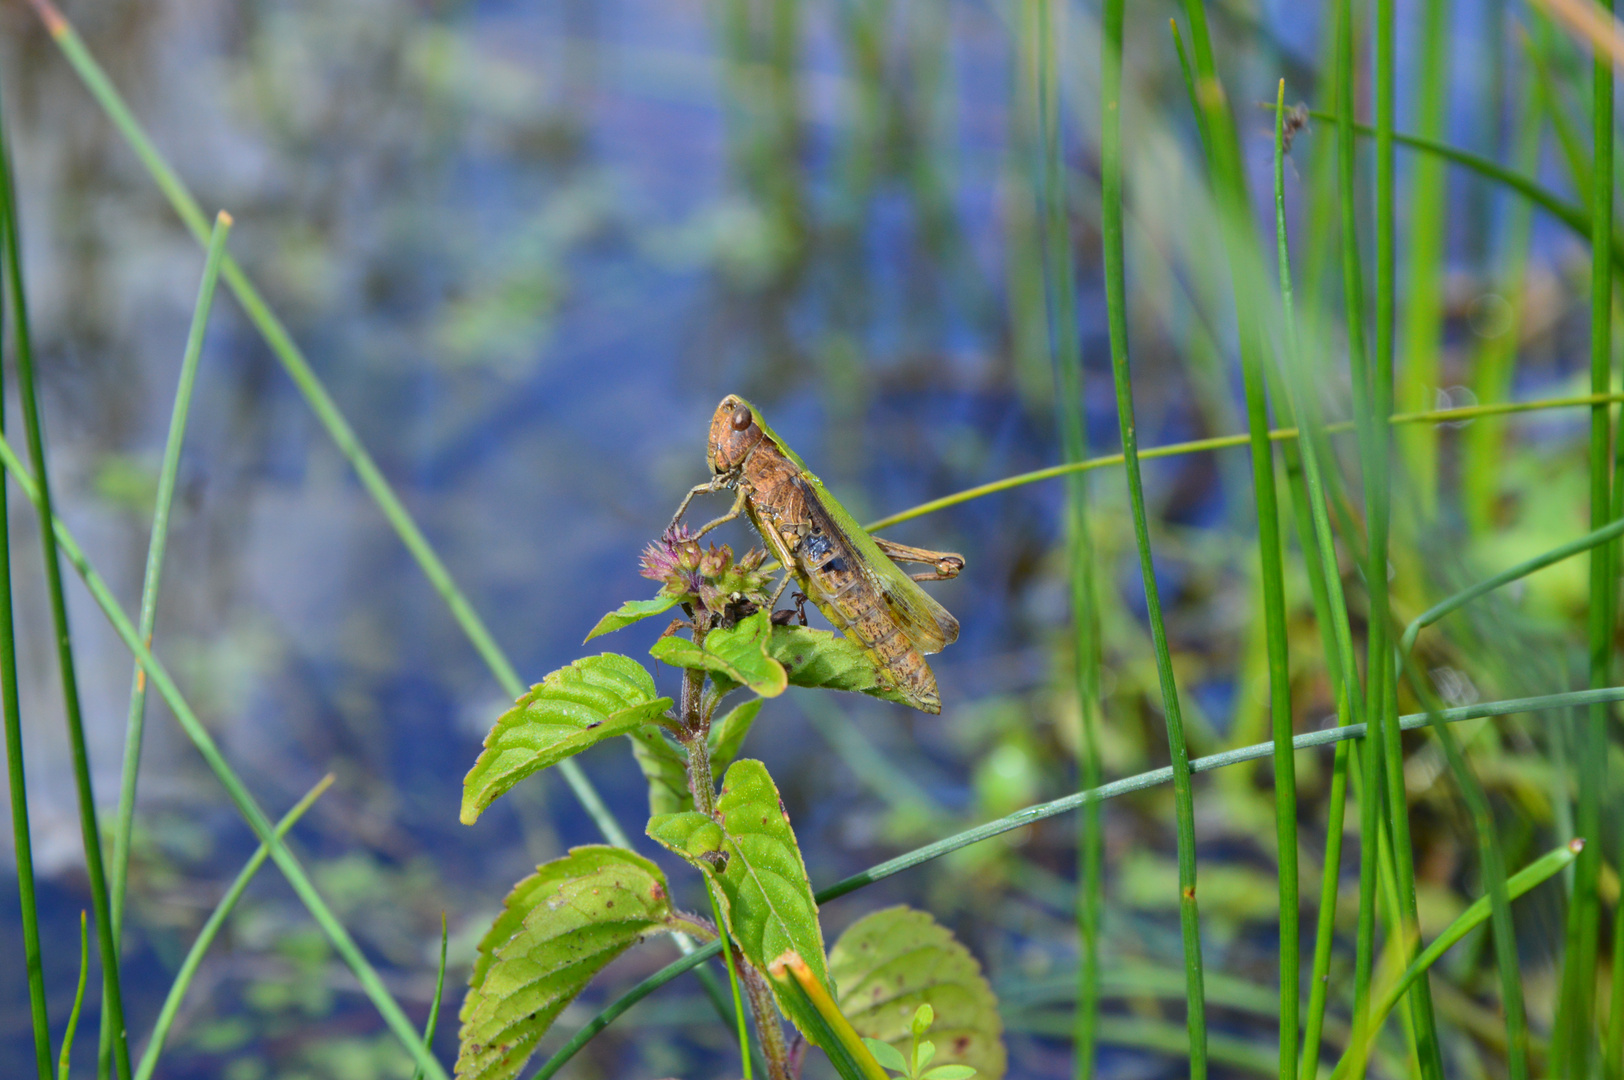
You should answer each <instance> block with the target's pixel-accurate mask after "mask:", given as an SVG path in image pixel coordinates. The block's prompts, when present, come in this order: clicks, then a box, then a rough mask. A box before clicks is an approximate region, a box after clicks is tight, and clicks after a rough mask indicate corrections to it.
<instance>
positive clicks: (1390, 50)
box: [1355, 0, 1443, 1080]
mask: <svg viewBox="0 0 1624 1080" xmlns="http://www.w3.org/2000/svg"><path fill="white" fill-rule="evenodd" d="M1434 2H1436V0H1434ZM1372 31H1373V32H1372V44H1373V46H1374V53H1375V79H1374V82H1375V105H1376V159H1375V173H1376V222H1375V225H1376V245H1375V246H1376V305H1375V306H1376V311H1375V316H1376V351H1375V354H1374V357H1373V361H1374V363H1373V366H1372V369H1371V372H1370V375H1369V386H1370V393H1369V394H1368V395H1367V396H1366V397H1365V399H1364V401H1365V404H1366V406H1367V407H1368V408H1370V409H1371V410H1372V411H1371V415H1370V417H1369V420H1368V421H1367V422H1366V423H1364V424H1362V425H1359V427H1360V428H1361V430H1362V431H1363V432H1364V434H1365V439H1364V445H1365V453H1364V455H1363V456H1364V463H1363V468H1364V492H1365V528H1366V531H1367V534H1368V551H1367V554H1368V561H1367V562H1366V565H1365V588H1366V590H1367V592H1368V594H1369V597H1370V619H1369V642H1368V645H1367V652H1366V663H1367V665H1368V668H1369V671H1368V675H1367V678H1368V681H1369V685H1370V693H1369V695H1368V696H1367V697H1366V701H1367V702H1368V703H1369V704H1370V707H1371V710H1372V711H1371V713H1370V717H1371V718H1373V719H1374V720H1375V723H1376V727H1377V730H1378V732H1379V734H1380V737H1381V742H1382V749H1381V755H1380V756H1381V762H1382V765H1383V768H1384V770H1385V773H1386V775H1385V777H1384V782H1385V788H1384V791H1383V794H1382V795H1381V796H1378V797H1377V799H1378V801H1379V802H1383V803H1384V804H1385V806H1386V808H1387V829H1388V837H1389V840H1390V842H1391V844H1392V848H1393V863H1394V869H1395V871H1396V873H1397V877H1396V878H1395V880H1394V887H1395V889H1396V891H1397V894H1398V896H1397V900H1398V907H1397V909H1396V911H1395V913H1394V914H1395V919H1396V921H1397V923H1398V926H1399V931H1400V940H1399V947H1400V950H1401V955H1402V957H1403V960H1404V962H1405V963H1408V962H1409V961H1410V960H1411V959H1412V958H1413V957H1414V955H1415V951H1416V950H1417V949H1418V948H1420V920H1419V916H1418V915H1417V912H1416V903H1415V858H1414V853H1413V850H1412V845H1411V841H1410V806H1409V798H1408V796H1407V795H1406V788H1405V783H1404V747H1403V743H1402V741H1401V740H1400V738H1399V730H1398V707H1397V683H1396V671H1395V669H1394V667H1393V647H1392V639H1391V636H1390V628H1391V616H1390V598H1389V595H1388V585H1387V578H1388V573H1389V567H1390V566H1391V565H1392V563H1391V562H1390V561H1389V559H1390V551H1391V547H1390V543H1389V539H1390V533H1391V526H1392V503H1391V495H1392V493H1391V481H1390V465H1391V461H1392V427H1391V425H1390V424H1389V422H1388V420H1387V418H1388V417H1389V416H1391V415H1392V413H1393V380H1394V370H1393V368H1394V359H1395V357H1394V351H1395V344H1396V340H1395V339H1396V334H1397V330H1398V321H1397V308H1398V272H1397V242H1398V227H1397V208H1396V196H1395V176H1394V160H1393V128H1394V98H1395V95H1396V93H1397V80H1396V77H1395V74H1394V53H1395V51H1396V49H1397V27H1396V16H1395V13H1394V0H1376V4H1375V25H1374V26H1373V28H1372ZM1357 377H1358V373H1357V371H1356V372H1355V378H1357ZM1431 377H1434V378H1435V377H1436V376H1435V375H1434V376H1431ZM1358 404H1359V398H1358V396H1357V395H1356V396H1355V407H1356V408H1357V407H1358ZM1426 464H1427V466H1428V467H1429V468H1430V467H1431V463H1430V461H1429V462H1427V463H1426ZM1424 505H1425V502H1424V500H1423V506H1424ZM1410 1008H1411V1014H1412V1022H1413V1025H1414V1029H1415V1037H1416V1054H1417V1056H1418V1058H1419V1065H1420V1069H1421V1075H1422V1077H1423V1078H1424V1080H1442V1078H1443V1056H1442V1053H1443V1052H1442V1048H1441V1047H1440V1045H1439V1042H1438V1031H1437V1021H1436V1019H1435V1018H1434V1015H1433V1005H1432V992H1431V989H1430V986H1429V983H1428V979H1427V976H1426V975H1425V974H1424V973H1423V974H1422V976H1421V977H1420V978H1419V979H1418V980H1417V981H1416V983H1415V986H1414V988H1413V989H1412V990H1411V992H1410Z"/></svg>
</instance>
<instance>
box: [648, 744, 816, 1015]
mask: <svg viewBox="0 0 1624 1080" xmlns="http://www.w3.org/2000/svg"><path fill="white" fill-rule="evenodd" d="M716 812H717V816H718V817H719V818H720V820H721V824H720V826H718V824H717V821H716V820H715V819H712V818H710V817H707V816H706V815H704V814H701V813H698V812H690V813H686V814H666V815H663V816H661V817H657V818H654V819H653V820H651V821H650V822H649V823H648V834H649V835H650V836H652V837H653V838H654V839H655V840H658V841H659V842H660V843H661V844H664V845H665V846H666V847H668V848H670V849H671V850H672V851H674V852H676V853H677V854H678V855H681V856H683V857H684V858H685V859H687V860H688V861H689V862H691V863H693V864H694V865H695V866H696V867H698V868H699V869H700V870H701V871H703V872H704V873H707V874H710V875H712V876H713V878H714V879H715V881H716V883H717V884H718V885H719V886H720V892H721V900H722V905H721V906H722V914H723V916H724V917H725V918H726V919H727V923H728V927H729V929H730V930H731V931H732V934H733V939H734V940H735V941H737V942H738V943H739V950H740V952H742V953H743V954H744V958H745V959H746V960H748V961H749V962H750V963H751V965H752V966H754V967H755V968H756V969H757V970H758V971H761V972H762V973H763V974H765V973H766V972H767V965H768V964H770V963H771V962H772V961H773V960H775V959H777V958H778V957H779V956H781V955H782V954H783V953H785V952H788V951H792V950H793V951H794V952H796V953H798V954H800V956H801V957H802V958H803V959H804V960H805V961H806V964H807V966H808V967H809V968H811V969H812V972H813V974H814V975H815V976H816V977H817V979H818V981H819V982H821V983H822V984H823V985H824V986H825V987H827V986H829V973H828V968H827V966H826V964H825V962H824V958H823V930H822V929H821V928H820V927H819V925H818V905H817V902H816V901H815V900H813V899H812V885H811V882H809V881H808V880H807V877H806V864H805V863H803V862H802V861H801V849H800V847H799V846H797V844H796V842H795V832H794V830H793V829H791V828H790V824H789V818H788V817H787V816H786V815H785V813H784V808H783V804H782V803H781V802H780V801H779V798H778V788H776V787H775V786H774V785H773V781H772V777H771V776H769V775H768V774H767V767H766V766H765V765H763V764H762V763H761V762H759V761H752V760H750V759H748V758H747V759H745V760H743V761H736V762H734V763H733V765H732V766H731V767H730V768H729V769H728V770H727V776H726V778H725V779H724V780H723V782H722V794H721V796H720V797H719V798H718V799H717V803H716ZM714 851H720V852H722V853H723V855H724V856H725V859H715V858H704V857H702V856H705V855H707V854H708V853H709V852H714ZM774 992H775V993H779V1005H780V1007H781V1008H785V1005H784V998H783V996H782V994H781V993H780V992H779V991H778V989H777V987H776V986H775V988H774ZM785 1014H786V1015H788V1016H789V1017H790V1019H791V1020H794V1021H796V1026H797V1027H800V1028H801V1030H802V1031H805V1030H806V1029H805V1027H804V1026H803V1023H802V1021H801V1020H800V1019H798V1018H797V1016H796V1014H795V1012H794V1011H792V1010H791V1009H789V1008H785Z"/></svg>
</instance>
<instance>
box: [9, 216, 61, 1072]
mask: <svg viewBox="0 0 1624 1080" xmlns="http://www.w3.org/2000/svg"><path fill="white" fill-rule="evenodd" d="M10 233H11V218H10V215H8V214H0V245H4V246H7V247H9V246H10V243H11V237H10ZM10 276H11V271H10V269H9V267H8V265H7V263H6V262H5V261H3V260H0V277H3V278H7V279H9V278H10ZM4 315H5V305H4V304H3V303H0V329H3V327H4ZM0 338H3V335H0ZM0 404H3V402H0ZM4 432H5V409H4V408H3V407H0V437H3V435H4ZM9 486H10V485H9V484H8V483H3V482H0V712H3V713H4V717H5V726H6V785H7V790H8V791H9V793H10V796H11V840H12V850H13V853H14V857H15V858H16V861H17V902H18V906H19V907H20V908H21V909H22V930H23V970H24V971H25V972H26V973H27V979H26V981H27V983H28V1017H29V1022H30V1024H31V1025H32V1026H33V1029H34V1067H35V1069H36V1070H37V1071H38V1073H39V1080H52V1075H51V1027H50V1019H49V1017H48V1015H47V1013H46V1011H45V969H44V963H43V960H42V958H41V953H40V939H39V900H38V894H37V893H36V891H35V888H34V843H33V838H32V834H31V832H30V830H29V827H28V777H27V770H26V769H25V768H24V763H23V729H22V707H21V705H20V704H19V701H18V695H17V636H16V625H15V623H14V622H13V616H12V602H11V509H10V498H9V495H8V494H7V491H8V488H9Z"/></svg>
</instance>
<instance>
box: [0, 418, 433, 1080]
mask: <svg viewBox="0 0 1624 1080" xmlns="http://www.w3.org/2000/svg"><path fill="white" fill-rule="evenodd" d="M0 464H3V465H4V467H5V469H6V471H7V472H9V473H10V474H11V475H12V477H13V478H14V479H15V480H16V481H17V485H18V486H19V487H20V488H22V490H23V493H24V494H25V495H26V496H27V497H28V499H29V501H31V502H34V504H35V506H36V507H37V506H38V505H39V502H38V500H39V489H38V487H37V486H36V485H35V483H34V478H33V476H32V475H31V474H30V473H29V471H28V469H27V467H26V466H24V465H23V463H22V461H21V459H19V458H18V457H17V455H16V452H15V451H13V450H12V448H11V444H10V443H8V442H6V441H5V440H4V439H0ZM41 516H42V517H44V518H45V519H46V520H47V521H51V522H54V525H55V541H56V543H57V545H59V546H60V548H61V550H62V553H63V554H64V555H65V556H66V557H67V559H68V562H69V563H71V564H72V565H73V568H74V569H75V570H76V571H77V572H78V573H79V576H80V577H81V578H82V579H83V580H84V583H85V585H86V587H87V588H88V589H89V590H90V595H91V597H92V598H94V600H95V601H96V606H97V607H99V608H101V609H102V612H103V613H104V614H105V615H106V616H107V621H108V622H109V623H111V624H112V627H113V630H114V632H115V633H117V634H118V636H119V639H120V640H122V641H123V642H124V647H125V648H127V649H129V650H130V652H131V654H132V655H134V656H135V658H136V661H137V662H138V663H140V665H141V667H142V668H143V669H144V670H145V671H146V673H147V681H148V682H149V683H150V684H151V685H152V686H153V687H154V688H155V689H156V690H157V691H158V696H159V697H161V698H162V699H163V701H164V704H166V705H168V706H169V711H170V712H172V713H173V714H174V715H175V720H176V721H177V722H178V723H179V724H180V726H181V729H182V730H183V731H184V732H185V733H186V736H187V738H188V739H190V740H191V742H192V745H193V746H195V747H196V748H197V750H198V753H200V754H201V755H202V756H203V760H204V762H205V763H206V764H207V765H208V766H209V770H210V771H211V772H213V773H214V775H215V778H216V779H217V780H219V781H220V786H221V787H223V788H225V790H226V794H227V795H228V796H229V797H230V798H231V801H232V803H233V804H234V805H235V806H236V807H237V810H238V812H239V813H240V814H241V815H242V816H243V819H244V820H245V821H247V822H248V826H249V828H251V829H253V831H254V834H255V835H256V836H258V837H259V838H260V840H261V842H263V843H265V844H266V845H267V847H269V848H270V852H271V858H272V859H273V860H274V861H275V862H276V865H277V867H278V868H279V869H280V870H281V871H282V873H283V875H284V876H285V877H286V878H287V880H288V884H289V885H290V886H292V888H293V891H294V893H295V894H296V895H297V896H298V897H299V899H300V900H301V901H302V902H303V903H304V905H305V907H306V908H307V909H308V910H309V911H310V914H311V917H312V918H314V919H315V920H316V924H317V925H318V926H320V927H321V929H322V931H323V932H324V933H325V934H326V935H327V937H328V940H330V941H331V942H332V943H333V948H334V950H335V951H337V953H338V954H339V956H340V957H341V958H342V959H343V960H344V962H345V963H346V964H347V965H348V966H349V968H350V970H351V971H352V972H354V973H355V978H356V981H357V982H359V983H360V984H361V989H362V991H363V992H364V993H365V994H366V995H367V997H368V999H369V1000H371V1001H372V1003H373V1005H374V1006H375V1007H376V1008H377V1010H378V1012H379V1014H380V1015H382V1017H383V1019H384V1022H385V1023H386V1024H388V1025H389V1028H390V1030H391V1031H393V1032H394V1033H395V1036H396V1037H397V1038H399V1039H400V1041H401V1044H402V1045H404V1046H405V1047H406V1049H407V1052H408V1053H410V1054H411V1055H412V1056H413V1057H414V1058H415V1059H416V1060H417V1062H418V1064H419V1065H421V1066H422V1067H423V1070H424V1073H425V1075H427V1076H429V1077H432V1078H434V1080H447V1077H446V1072H445V1069H444V1068H443V1067H442V1066H441V1065H440V1063H439V1062H438V1061H435V1060H434V1058H433V1057H432V1056H430V1055H428V1054H427V1053H425V1052H424V1050H423V1043H422V1040H421V1039H419V1038H418V1035H417V1032H416V1031H415V1030H414V1029H413V1027H412V1024H411V1022H410V1021H409V1020H407V1018H406V1014H405V1013H404V1012H402V1011H401V1008H400V1005H399V1004H398V1003H397V1002H396V1001H395V999H394V998H393V997H392V996H391V995H390V993H389V990H388V989H387V988H386V987H385V986H384V985H383V980H382V979H380V978H379V977H378V973H377V970H376V969H374V968H373V966H372V964H371V962H370V961H368V960H367V958H366V957H365V955H363V954H362V952H361V950H360V948H359V946H357V945H356V943H355V939H354V938H352V937H350V934H349V931H347V930H345V929H344V925H343V924H342V923H341V922H339V921H338V918H337V916H335V915H334V914H333V912H332V909H331V908H329V907H328V906H327V902H326V901H325V900H323V899H322V897H321V894H320V893H319V892H317V891H316V887H315V885H313V884H312V883H311V881H310V876H309V875H308V874H306V873H305V870H304V867H303V866H302V865H301V864H300V862H299V860H298V857H297V856H295V855H294V854H293V852H292V851H290V850H289V849H288V847H287V845H286V844H284V843H283V842H282V840H281V838H279V837H278V836H276V834H275V830H274V828H273V826H272V825H271V822H270V819H269V818H267V817H266V816H265V811H264V810H262V809H261V808H260V806H259V803H258V802H256V801H255V800H254V797H253V796H252V795H251V794H249V792H248V789H247V787H245V786H244V785H243V782H242V780H241V779H240V778H239V777H238V776H237V773H236V770H234V769H232V767H231V765H230V763H229V762H227V761H226V759H225V757H224V755H222V754H221V753H220V748H219V746H218V745H216V743H215V741H214V737H213V736H212V735H210V734H209V732H208V729H207V728H205V727H204V726H203V723H202V721H200V720H199V719H198V718H197V714H196V713H195V712H193V711H192V707H191V706H190V705H189V704H188V703H187V701H186V698H185V697H184V696H182V694H181V692H180V688H179V687H178V686H176V685H175V680H174V679H173V678H172V677H171V676H170V674H169V672H168V671H167V670H166V669H165V668H164V666H163V665H162V664H160V663H159V662H158V660H157V659H156V658H155V657H154V656H153V655H152V651H151V650H150V649H148V648H147V646H146V643H145V642H144V641H142V640H141V637H140V635H139V634H137V633H136V629H135V626H134V625H133V624H132V623H131V622H130V618H129V616H128V615H127V614H125V612H124V609H123V607H121V606H120V605H119V602H118V600H117V599H116V598H115V597H114V596H113V592H112V590H111V589H109V588H108V586H107V582H105V581H104V580H102V577H101V575H100V574H98V573H96V571H95V568H94V567H92V566H91V565H90V561H89V560H88V559H86V558H85V554H84V551H83V550H82V549H81V548H80V547H79V544H78V542H77V541H75V540H74V538H73V534H72V533H70V532H69V531H68V529H67V526H65V525H63V524H62V522H61V520H59V519H56V518H54V517H51V516H47V515H45V514H44V513H43V511H42V512H41Z"/></svg>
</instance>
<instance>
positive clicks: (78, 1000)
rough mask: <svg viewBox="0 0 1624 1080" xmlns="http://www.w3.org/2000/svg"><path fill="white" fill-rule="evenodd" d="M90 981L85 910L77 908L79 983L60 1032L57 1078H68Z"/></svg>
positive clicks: (59, 1079)
mask: <svg viewBox="0 0 1624 1080" xmlns="http://www.w3.org/2000/svg"><path fill="white" fill-rule="evenodd" d="M89 982H90V929H89V927H87V926H86V925H85V911H84V909H83V908H80V909H79V985H78V987H77V988H76V989H75V990H74V991H73V1011H71V1012H69V1013H68V1026H67V1029H66V1030H65V1031H63V1032H62V1056H61V1058H59V1059H58V1060H57V1063H56V1078H57V1080H68V1059H69V1058H70V1057H72V1056H73V1036H74V1033H75V1032H76V1031H78V1030H79V1011H80V1010H81V1009H83V1008H84V1006H85V987H86V985H88V984H89Z"/></svg>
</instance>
